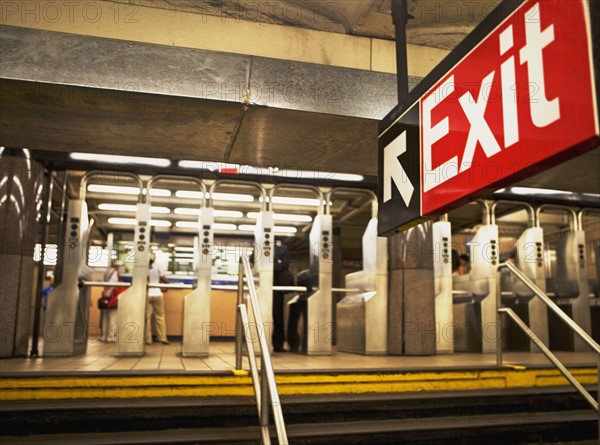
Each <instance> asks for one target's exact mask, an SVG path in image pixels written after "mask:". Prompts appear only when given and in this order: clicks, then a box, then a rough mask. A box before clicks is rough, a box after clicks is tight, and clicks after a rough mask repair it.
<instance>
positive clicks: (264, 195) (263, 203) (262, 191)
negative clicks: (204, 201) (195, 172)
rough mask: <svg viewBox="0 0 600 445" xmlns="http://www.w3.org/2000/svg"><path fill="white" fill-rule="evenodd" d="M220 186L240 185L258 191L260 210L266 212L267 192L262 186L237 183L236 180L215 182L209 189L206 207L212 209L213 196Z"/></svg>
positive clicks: (250, 182) (242, 182)
mask: <svg viewBox="0 0 600 445" xmlns="http://www.w3.org/2000/svg"><path fill="white" fill-rule="evenodd" d="M222 185H241V186H244V187H252V188H254V189H256V190H258V192H259V193H260V197H261V198H262V201H261V202H260V210H261V211H265V210H267V190H266V189H265V188H264V187H263V185H262V184H260V183H258V182H252V181H238V180H237V179H236V180H234V179H220V180H218V181H215V182H214V183H213V184H212V185H211V186H210V189H209V190H208V195H209V197H208V207H210V208H214V200H215V198H214V194H215V192H216V191H217V189H218V188H219V187H221V186H222Z"/></svg>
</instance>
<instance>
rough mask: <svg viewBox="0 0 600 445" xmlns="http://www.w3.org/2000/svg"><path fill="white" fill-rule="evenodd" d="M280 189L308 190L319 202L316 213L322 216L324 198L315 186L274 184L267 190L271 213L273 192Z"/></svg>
mask: <svg viewBox="0 0 600 445" xmlns="http://www.w3.org/2000/svg"><path fill="white" fill-rule="evenodd" d="M281 189H294V190H308V191H310V192H312V193H314V194H315V196H316V197H317V199H318V200H319V205H318V206H317V213H319V214H322V213H323V212H324V210H325V206H326V203H325V196H324V195H323V192H322V191H321V189H320V188H319V187H317V186H315V185H304V184H283V183H282V184H276V185H275V186H274V187H272V188H271V189H270V190H269V207H268V208H269V210H270V211H273V204H274V203H273V197H274V196H275V192H277V191H279V190H281Z"/></svg>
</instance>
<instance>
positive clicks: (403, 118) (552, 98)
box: [380, 0, 600, 233]
mask: <svg viewBox="0 0 600 445" xmlns="http://www.w3.org/2000/svg"><path fill="white" fill-rule="evenodd" d="M506 3H507V2H503V3H501V4H500V6H499V7H498V9H497V10H496V11H494V12H492V14H491V15H494V13H498V14H499V15H503V16H502V17H499V18H498V19H497V20H496V22H495V23H493V20H494V18H493V17H491V18H488V23H487V24H485V25H484V26H487V28H488V29H489V31H488V32H487V33H486V34H485V35H481V33H482V31H481V29H476V31H475V32H474V35H473V36H470V37H469V38H468V39H470V40H471V41H472V45H471V47H470V48H466V47H465V45H463V47H462V48H461V47H459V48H457V50H459V51H458V52H459V53H460V54H454V53H453V54H450V56H449V57H448V58H447V59H446V60H445V61H444V62H442V65H445V66H447V67H448V68H447V69H446V70H444V71H443V72H442V73H441V75H440V70H439V67H438V69H437V71H436V72H435V75H437V77H436V78H435V79H434V80H433V81H429V82H427V81H428V80H429V79H430V77H431V76H430V77H428V78H427V79H425V81H424V82H427V83H428V85H426V86H425V87H424V88H423V89H421V91H420V92H417V94H419V97H418V98H416V100H413V101H411V102H412V105H410V106H409V107H407V108H405V111H404V113H402V114H401V115H400V117H398V118H397V119H396V120H395V121H394V122H392V123H391V124H389V123H388V122H389V120H388V119H389V116H388V118H386V120H388V121H387V122H386V120H384V122H383V123H382V126H381V127H380V128H381V130H382V131H381V132H380V148H381V149H382V152H381V153H380V173H383V174H381V175H380V176H381V178H380V204H381V205H383V209H382V212H383V216H384V222H383V227H382V226H381V225H380V233H385V232H389V231H390V230H391V229H394V228H395V227H399V226H402V225H406V224H407V223H410V222H411V220H418V219H419V218H421V217H424V216H429V215H435V214H439V213H443V212H445V211H447V210H449V209H451V208H454V207H457V206H459V205H462V204H463V203H465V202H467V201H469V200H471V199H475V198H477V197H481V196H485V195H487V194H489V193H490V192H493V191H495V190H496V189H498V188H500V187H501V186H504V185H508V184H511V183H513V182H515V181H517V180H519V179H523V178H525V177H527V176H529V175H531V174H534V173H537V172H539V171H541V170H543V169H546V168H548V167H551V166H553V165H556V164H558V163H560V162H563V161H564V160H566V159H568V158H571V157H573V156H576V155H578V154H580V153H583V152H585V151H587V150H590V149H593V148H595V147H598V145H599V144H600V139H599V138H598V135H599V134H600V130H599V124H598V122H599V120H598V107H597V91H596V87H597V86H596V83H595V82H596V75H597V70H598V67H597V66H595V65H594V57H593V54H594V52H598V48H597V47H596V48H594V45H599V44H600V42H598V41H594V39H593V38H592V36H593V35H596V36H598V32H597V29H592V28H593V27H597V26H598V23H597V21H598V20H592V18H591V17H592V12H593V15H594V16H596V15H597V12H598V11H597V9H598V8H597V6H595V5H593V6H590V2H588V1H582V0H537V1H533V0H527V1H522V2H512V10H511V11H510V12H509V13H506V10H504V14H502V13H503V10H502V8H506V7H507V6H506ZM509 3H510V2H509ZM591 3H594V2H591ZM591 8H593V9H594V11H591ZM480 28H481V26H480ZM474 39H478V40H477V41H474ZM461 51H462V53H461ZM455 52H456V51H455ZM596 63H597V61H596ZM409 100H410V98H409ZM417 116H418V117H417ZM417 123H418V124H417ZM416 125H418V129H417V128H415V126H416ZM411 132H412V133H414V134H412V137H411ZM403 144H404V145H403ZM415 151H417V152H418V153H415ZM404 159H405V161H404ZM417 162H418V163H419V168H418V169H417V170H418V173H417V174H418V176H419V177H420V178H419V181H418V183H416V182H417V180H416V179H415V178H414V177H413V179H412V180H411V174H410V171H411V165H410V164H411V163H412V164H415V163H417ZM412 190H414V192H413V194H412V195H411V194H410V193H409V192H410V191H412ZM413 195H415V196H413ZM407 198H409V199H407ZM414 200H419V201H420V202H419V203H417V201H414ZM409 201H410V202H409ZM417 204H419V205H417ZM403 205H404V207H406V209H407V210H406V211H405V209H404V208H403ZM411 206H412V209H413V210H412V211H409V208H411ZM386 207H387V210H386ZM417 208H419V210H418V213H419V215H415V213H416V212H417ZM386 212H387V213H388V214H386ZM389 212H394V213H396V214H398V213H401V214H402V213H403V215H402V216H401V217H400V218H398V217H397V216H393V215H391V214H390V213H389ZM380 216H381V215H380ZM380 219H381V218H380ZM394 226H395V227H394Z"/></svg>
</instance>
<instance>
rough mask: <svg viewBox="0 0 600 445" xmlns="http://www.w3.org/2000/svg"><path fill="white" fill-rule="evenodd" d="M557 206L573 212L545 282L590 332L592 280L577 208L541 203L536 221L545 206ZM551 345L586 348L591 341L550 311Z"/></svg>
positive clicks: (580, 349)
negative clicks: (590, 281)
mask: <svg viewBox="0 0 600 445" xmlns="http://www.w3.org/2000/svg"><path fill="white" fill-rule="evenodd" d="M548 208H551V209H555V210H560V211H562V212H566V213H567V214H568V215H569V216H571V218H572V220H571V223H570V227H569V230H568V231H566V232H564V233H563V235H562V237H561V239H560V241H559V242H558V244H557V245H556V262H555V267H551V268H550V269H551V274H550V275H551V276H549V277H548V276H547V277H546V282H547V283H548V284H549V285H550V286H549V289H548V290H550V287H551V288H552V291H553V294H554V295H551V297H552V298H553V299H554V301H555V303H556V304H558V305H559V306H560V308H561V309H562V310H563V311H565V313H566V314H567V315H569V317H571V319H572V320H573V321H574V322H575V323H577V325H578V326H580V327H581V328H582V329H583V330H584V331H585V332H587V333H588V334H591V333H592V321H591V316H590V298H589V283H588V278H587V270H586V252H585V232H584V231H583V230H582V227H580V226H579V219H578V217H577V214H576V213H575V211H574V210H572V209H571V208H568V207H562V206H555V205H542V206H540V207H538V209H537V211H536V214H537V218H536V220H537V225H538V226H540V216H541V213H542V211H543V210H545V209H548ZM548 320H549V331H550V347H551V348H553V349H558V350H569V351H587V350H589V347H588V345H587V344H586V343H585V342H584V341H583V340H582V339H581V338H580V337H579V336H577V335H573V332H572V331H571V330H570V329H568V328H567V326H566V325H565V324H564V322H563V321H562V320H560V319H559V318H558V317H556V316H555V315H554V313H553V312H552V311H548Z"/></svg>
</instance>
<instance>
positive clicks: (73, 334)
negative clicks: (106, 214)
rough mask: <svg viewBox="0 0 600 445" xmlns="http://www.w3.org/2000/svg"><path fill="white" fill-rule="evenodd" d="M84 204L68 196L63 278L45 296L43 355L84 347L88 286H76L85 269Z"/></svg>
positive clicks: (72, 352) (64, 353)
mask: <svg viewBox="0 0 600 445" xmlns="http://www.w3.org/2000/svg"><path fill="white" fill-rule="evenodd" d="M88 224H89V223H88V216H87V206H86V204H85V202H84V201H80V200H71V201H70V202H69V210H68V216H67V224H66V231H67V233H66V237H65V246H64V249H65V255H64V265H63V281H62V283H61V284H60V285H59V286H58V287H57V288H56V289H54V290H53V291H52V292H51V293H50V295H49V296H48V306H47V309H46V326H45V329H44V356H46V357H60V356H70V355H76V354H82V353H84V352H85V351H86V349H87V325H88V317H89V290H88V289H87V288H82V289H81V290H80V289H79V286H78V282H79V278H80V277H82V278H84V277H85V275H86V272H87V265H86V263H85V262H86V258H87V235H88V233H87V230H88Z"/></svg>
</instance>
